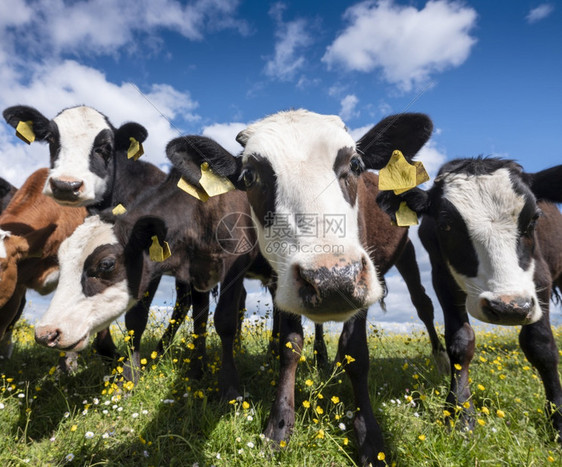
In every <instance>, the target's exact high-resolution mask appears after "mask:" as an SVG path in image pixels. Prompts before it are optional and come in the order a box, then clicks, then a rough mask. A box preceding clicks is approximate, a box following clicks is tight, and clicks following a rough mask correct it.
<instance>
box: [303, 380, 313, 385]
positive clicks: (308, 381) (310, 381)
mask: <svg viewBox="0 0 562 467" xmlns="http://www.w3.org/2000/svg"><path fill="white" fill-rule="evenodd" d="M304 384H306V385H307V386H312V385H313V384H314V381H312V380H311V379H307V380H306V381H305V382H304Z"/></svg>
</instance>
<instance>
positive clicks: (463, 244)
mask: <svg viewBox="0 0 562 467" xmlns="http://www.w3.org/2000/svg"><path fill="white" fill-rule="evenodd" d="M561 180H562V166H560V167H557V168H554V169H549V170H546V171H543V172H538V173H536V174H526V173H524V172H523V171H522V168H521V167H520V166H519V165H518V164H516V163H514V162H512V161H508V160H502V159H496V158H477V159H459V160H455V161H451V162H449V163H447V164H445V165H444V166H443V167H442V168H441V170H440V172H439V174H438V176H437V177H436V179H435V181H434V185H433V187H432V188H431V189H430V190H429V191H423V190H421V189H417V188H416V189H414V190H411V191H410V192H407V193H405V194H403V195H401V196H396V195H394V194H393V193H391V192H384V193H381V194H380V195H379V197H378V202H379V205H380V206H381V207H382V208H383V209H384V210H385V211H386V212H387V213H388V214H389V215H391V216H394V214H395V212H396V210H397V209H398V206H399V204H400V202H401V201H406V202H407V204H408V206H409V207H410V208H411V209H413V210H414V211H416V212H417V213H419V214H423V216H424V218H423V221H422V229H423V228H426V227H427V226H432V227H431V228H432V230H434V233H435V237H436V238H437V241H438V248H439V251H440V255H441V256H442V258H443V260H444V262H445V263H446V264H447V265H448V268H449V270H450V272H451V275H452V276H453V277H454V279H455V281H456V282H457V284H458V285H459V287H460V288H461V289H462V290H463V292H464V293H465V294H466V309H467V311H468V312H469V313H470V314H471V315H472V316H474V317H475V318H477V319H479V320H481V321H485V322H489V323H494V324H506V325H521V324H529V323H533V322H536V321H537V320H539V319H540V318H541V316H542V310H541V304H540V303H539V299H538V298H537V278H536V274H535V272H536V271H535V270H536V261H537V258H538V255H540V253H539V252H537V249H536V248H535V242H536V239H535V231H534V229H535V225H536V223H537V219H538V217H539V216H540V210H539V208H538V207H537V199H545V200H548V201H554V202H560V201H561V200H562V196H561V194H560V193H559V189H557V188H556V187H559V186H560V181H561ZM557 190H558V193H557V192H556V191H557ZM547 284H548V281H547ZM543 285H544V284H541V283H539V286H538V288H540V287H542V286H543Z"/></svg>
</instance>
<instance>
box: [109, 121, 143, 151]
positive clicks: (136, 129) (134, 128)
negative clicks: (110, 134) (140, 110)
mask: <svg viewBox="0 0 562 467" xmlns="http://www.w3.org/2000/svg"><path fill="white" fill-rule="evenodd" d="M147 137H148V131H147V130H146V128H145V127H143V126H142V125H141V124H140V123H136V122H127V123H124V124H123V125H121V126H120V127H119V128H118V129H117V130H115V149H116V150H117V151H126V150H128V149H129V146H130V145H131V138H134V139H136V140H137V141H138V142H139V143H142V142H143V141H144V140H146V138H147Z"/></svg>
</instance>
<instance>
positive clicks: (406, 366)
mask: <svg viewBox="0 0 562 467" xmlns="http://www.w3.org/2000/svg"><path fill="white" fill-rule="evenodd" d="M408 366H409V365H408V362H406V363H404V365H402V369H403V370H407V369H408ZM381 454H382V455H383V456H384V452H379V455H381ZM379 460H382V459H379Z"/></svg>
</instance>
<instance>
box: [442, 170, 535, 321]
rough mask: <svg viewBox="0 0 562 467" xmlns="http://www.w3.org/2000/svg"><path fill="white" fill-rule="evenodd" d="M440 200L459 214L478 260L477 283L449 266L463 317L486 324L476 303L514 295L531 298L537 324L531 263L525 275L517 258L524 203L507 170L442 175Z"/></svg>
mask: <svg viewBox="0 0 562 467" xmlns="http://www.w3.org/2000/svg"><path fill="white" fill-rule="evenodd" d="M443 196H444V197H445V198H446V199H448V200H449V201H450V202H451V203H452V204H453V205H454V206H455V207H456V208H457V210H458V211H459V213H460V214H461V216H462V218H463V220H464V222H465V224H466V226H467V229H468V233H469V237H470V239H471V240H472V245H473V247H474V250H475V251H476V255H477V257H478V273H477V276H476V277H466V276H464V275H462V274H460V273H459V272H458V271H455V270H454V269H453V268H452V267H451V266H450V269H451V272H452V274H453V276H454V278H455V280H456V281H457V283H458V284H459V286H460V287H461V288H462V289H463V291H464V292H465V293H466V294H467V303H466V306H467V311H468V312H469V313H470V314H471V315H472V316H474V317H475V318H477V319H479V320H482V321H487V318H486V315H485V314H484V312H483V311H482V309H481V306H480V300H481V299H482V298H486V299H489V300H493V299H496V298H498V297H499V296H501V295H513V296H519V297H525V298H528V299H531V298H533V299H534V300H535V304H536V306H535V310H534V312H533V314H532V322H534V321H537V320H538V319H540V317H541V315H542V311H541V309H540V306H539V301H538V299H537V295H536V289H535V283H534V280H533V276H534V270H535V265H534V262H532V263H531V265H530V267H529V269H528V270H527V271H525V270H523V269H522V268H521V267H520V265H519V259H518V256H517V239H518V236H519V232H518V219H519V214H520V213H521V210H522V209H523V206H524V205H525V198H524V197H523V196H522V195H520V194H518V193H516V192H515V190H514V189H513V186H512V183H511V180H510V175H509V170H508V169H499V170H497V171H495V172H494V173H493V174H491V175H480V176H467V175H466V174H449V175H446V176H444V184H443Z"/></svg>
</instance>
